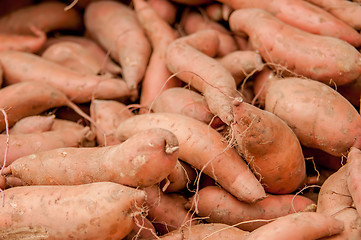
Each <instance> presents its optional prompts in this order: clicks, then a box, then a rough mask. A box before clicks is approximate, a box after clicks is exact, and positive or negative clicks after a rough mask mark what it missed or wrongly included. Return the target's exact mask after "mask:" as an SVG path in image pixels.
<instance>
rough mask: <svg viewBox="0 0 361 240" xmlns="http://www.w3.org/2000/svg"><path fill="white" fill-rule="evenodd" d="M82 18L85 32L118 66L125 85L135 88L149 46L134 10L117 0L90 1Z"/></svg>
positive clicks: (141, 72) (145, 65)
mask: <svg viewBox="0 0 361 240" xmlns="http://www.w3.org/2000/svg"><path fill="white" fill-rule="evenodd" d="M84 22H85V26H86V29H87V31H88V32H89V34H90V35H91V36H92V37H93V38H94V39H96V40H97V41H98V42H99V43H100V45H102V46H103V47H104V48H105V49H107V50H109V51H110V54H111V56H112V57H113V58H114V59H115V60H116V61H118V62H119V64H120V65H121V66H122V70H123V71H122V74H123V78H124V80H125V81H126V82H127V84H128V87H129V88H130V89H132V90H133V89H135V88H137V85H138V83H139V82H140V81H141V80H142V79H143V76H144V73H145V70H146V67H147V63H148V60H149V56H150V53H151V47H150V44H149V41H148V39H147V38H146V36H145V34H144V33H143V30H142V28H141V26H140V25H139V22H138V20H137V17H136V15H135V13H134V11H133V10H132V9H131V8H129V7H128V6H126V5H124V4H122V3H120V2H115V1H101V2H94V3H91V4H89V5H88V6H87V8H86V9H85V13H84Z"/></svg>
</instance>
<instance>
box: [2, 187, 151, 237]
mask: <svg viewBox="0 0 361 240" xmlns="http://www.w3.org/2000/svg"><path fill="white" fill-rule="evenodd" d="M145 197H146V196H145V193H144V191H141V190H135V189H132V188H130V187H125V186H122V185H120V184H116V183H109V182H102V183H92V184H84V185H79V186H25V187H16V188H11V189H7V190H5V200H4V204H5V205H4V207H1V209H0V214H1V219H0V238H2V239H59V240H60V239H79V240H85V239H88V240H96V239H109V240H117V239H122V238H123V237H125V236H126V235H127V234H128V233H129V232H130V231H131V230H132V228H133V226H134V220H133V215H134V214H136V213H139V212H140V209H139V207H140V206H141V204H142V203H143V202H144V200H145ZM34 216H36V217H34ZM59 223H61V224H59Z"/></svg>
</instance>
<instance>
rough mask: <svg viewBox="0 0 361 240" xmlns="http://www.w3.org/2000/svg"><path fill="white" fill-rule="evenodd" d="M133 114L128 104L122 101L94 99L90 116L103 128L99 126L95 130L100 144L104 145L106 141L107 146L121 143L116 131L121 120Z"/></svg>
mask: <svg viewBox="0 0 361 240" xmlns="http://www.w3.org/2000/svg"><path fill="white" fill-rule="evenodd" d="M133 115H134V114H133V113H132V112H131V111H130V110H129V109H128V108H127V106H126V105H125V104H123V103H121V102H117V101H114V100H98V99H96V100H93V101H92V103H91V105H90V116H91V117H92V118H93V119H94V121H95V122H96V123H97V125H98V126H99V127H100V128H101V129H102V131H100V130H99V129H97V128H95V130H94V131H95V134H96V138H97V143H98V145H100V146H104V145H105V143H106V145H107V146H110V145H116V144H119V143H120V141H119V140H118V139H117V138H116V137H115V131H116V130H117V127H118V125H119V123H120V122H121V121H124V120H125V119H128V118H130V117H132V116H133ZM93 127H94V126H93ZM104 134H105V136H104Z"/></svg>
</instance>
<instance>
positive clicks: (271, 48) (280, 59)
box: [229, 1, 361, 85]
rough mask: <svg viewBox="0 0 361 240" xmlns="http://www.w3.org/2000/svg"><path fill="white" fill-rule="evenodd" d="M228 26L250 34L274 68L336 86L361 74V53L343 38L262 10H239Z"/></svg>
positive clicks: (255, 45) (257, 48) (255, 46)
mask: <svg viewBox="0 0 361 240" xmlns="http://www.w3.org/2000/svg"><path fill="white" fill-rule="evenodd" d="M298 2H302V1H298ZM249 19H254V20H253V21H250V20H249ZM229 23H230V27H231V29H232V30H233V31H234V32H235V33H240V32H245V33H246V34H247V35H249V38H250V41H251V43H252V46H253V47H254V48H255V49H256V50H258V51H259V53H260V54H261V55H262V57H263V58H264V60H265V61H267V62H268V63H271V64H273V66H274V67H275V68H277V65H280V66H281V67H283V68H287V69H288V70H289V71H291V72H293V73H294V74H299V75H302V76H305V77H308V78H311V79H315V80H318V81H321V82H324V83H329V82H330V81H333V82H335V83H336V84H337V85H343V84H346V83H349V82H352V81H353V80H355V79H356V78H358V77H359V76H360V75H361V54H360V53H359V52H358V51H357V50H356V49H355V48H354V47H353V46H352V45H350V44H348V43H347V42H345V41H342V40H340V39H336V38H331V37H327V36H318V35H314V34H311V33H307V32H304V31H301V30H299V29H297V28H294V27H292V26H289V25H287V24H286V23H284V22H282V21H281V20H279V19H277V18H276V17H274V16H273V15H272V14H270V13H268V12H266V11H264V10H261V9H239V10H237V11H235V12H234V13H233V14H232V15H231V17H230V20H229ZM360 37H361V35H360Z"/></svg>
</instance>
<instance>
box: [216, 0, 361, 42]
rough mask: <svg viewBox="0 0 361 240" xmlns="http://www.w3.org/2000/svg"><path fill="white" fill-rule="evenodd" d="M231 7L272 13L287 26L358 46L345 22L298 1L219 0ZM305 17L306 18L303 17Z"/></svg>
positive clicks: (360, 38)
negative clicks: (259, 9)
mask: <svg viewBox="0 0 361 240" xmlns="http://www.w3.org/2000/svg"><path fill="white" fill-rule="evenodd" d="M220 1H221V2H223V3H226V4H228V5H230V6H231V7H233V8H234V9H240V8H261V9H264V10H266V11H267V12H270V13H272V14H273V15H274V16H275V17H277V18H278V19H280V20H281V21H282V22H284V23H286V24H287V25H291V26H294V27H297V28H299V29H301V30H304V31H306V32H310V33H313V34H319V35H325V36H331V37H334V38H340V39H342V40H344V41H346V42H349V43H350V44H352V45H354V46H360V44H361V35H360V34H359V33H358V32H357V31H355V30H354V29H353V28H352V27H351V26H349V25H347V24H346V23H345V22H343V21H341V20H340V19H338V18H336V17H334V16H333V15H332V14H330V13H328V12H327V11H325V10H323V9H321V8H319V7H317V6H315V5H313V4H310V3H308V2H306V1H298V0H278V1H268V0H253V1H248V0H220ZM305 16H307V17H305Z"/></svg>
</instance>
